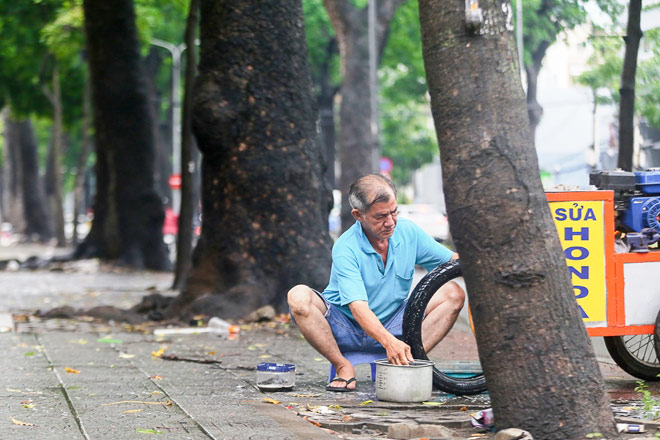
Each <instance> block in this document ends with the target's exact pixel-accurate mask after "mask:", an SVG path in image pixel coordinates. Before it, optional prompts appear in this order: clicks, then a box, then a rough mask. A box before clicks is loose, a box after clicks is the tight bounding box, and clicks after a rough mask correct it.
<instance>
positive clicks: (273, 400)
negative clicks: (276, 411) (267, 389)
mask: <svg viewBox="0 0 660 440" xmlns="http://www.w3.org/2000/svg"><path fill="white" fill-rule="evenodd" d="M263 401H264V402H267V403H272V404H273V405H277V404H278V403H280V401H279V400H275V399H272V398H270V397H265V398H264V400H263Z"/></svg>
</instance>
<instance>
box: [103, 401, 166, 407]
mask: <svg viewBox="0 0 660 440" xmlns="http://www.w3.org/2000/svg"><path fill="white" fill-rule="evenodd" d="M125 403H139V404H142V405H163V406H172V401H171V400H166V401H165V402H148V401H144V400H120V401H119V402H112V403H103V404H102V405H101V406H112V405H123V404H125Z"/></svg>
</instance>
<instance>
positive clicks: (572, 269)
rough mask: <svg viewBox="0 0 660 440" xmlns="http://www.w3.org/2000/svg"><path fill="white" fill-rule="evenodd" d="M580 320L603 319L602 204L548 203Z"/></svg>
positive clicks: (592, 202)
mask: <svg viewBox="0 0 660 440" xmlns="http://www.w3.org/2000/svg"><path fill="white" fill-rule="evenodd" d="M550 210H551V211H552V218H553V220H554V221H555V225H556V226H557V231H558V232H559V240H560V241H561V245H562V248H563V249H564V256H565V257H566V264H567V265H568V271H569V273H570V274H571V281H572V282H573V291H574V293H575V298H576V299H577V302H578V306H579V307H580V312H581V313H582V318H583V319H584V320H585V321H588V322H599V321H605V320H606V311H607V310H606V306H605V304H606V301H605V297H606V291H605V236H604V219H603V202H602V201H572V202H550Z"/></svg>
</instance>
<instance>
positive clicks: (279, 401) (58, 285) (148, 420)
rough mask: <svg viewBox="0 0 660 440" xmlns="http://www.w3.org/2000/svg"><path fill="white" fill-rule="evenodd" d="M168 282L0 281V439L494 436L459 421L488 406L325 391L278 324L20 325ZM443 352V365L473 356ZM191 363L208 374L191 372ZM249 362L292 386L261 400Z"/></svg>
mask: <svg viewBox="0 0 660 440" xmlns="http://www.w3.org/2000/svg"><path fill="white" fill-rule="evenodd" d="M171 281H172V277H171V275H169V274H159V273H122V272H104V271H103V270H99V268H98V265H97V266H94V264H91V263H89V262H88V263H87V265H86V266H85V265H83V266H81V267H79V268H78V269H77V270H76V271H72V272H67V271H60V272H47V271H37V272H0V292H2V295H0V311H4V312H5V313H12V314H13V318H14V331H13V332H8V333H1V334H0V350H1V351H0V353H2V354H3V355H2V357H0V368H2V372H3V374H2V386H1V387H0V433H1V434H0V438H12V439H23V438H25V439H31V440H40V439H67V440H68V439H112V440H115V439H139V438H150V437H149V435H155V438H162V439H166V438H171V439H245V438H255V439H271V438H272V439H312V438H313V439H317V438H319V439H323V438H328V439H332V438H334V439H337V438H355V439H365V438H405V437H403V434H402V433H401V430H399V433H398V435H396V429H397V427H398V428H401V427H402V426H404V427H405V426H417V427H419V426H421V427H422V428H420V429H421V430H420V431H418V434H420V435H417V437H429V438H463V439H465V438H471V436H473V435H480V436H479V437H477V436H475V437H472V438H474V439H475V440H476V439H477V438H493V437H494V435H493V434H492V433H489V432H484V431H483V430H478V429H475V428H472V427H471V425H470V422H469V413H470V412H472V411H473V410H478V409H482V408H486V407H488V406H489V405H490V404H489V400H488V395H487V394H481V395H478V396H473V397H452V396H449V395H446V394H442V393H438V392H435V393H434V395H433V398H432V399H431V400H432V401H435V405H428V404H393V403H388V402H378V401H377V399H376V397H375V390H374V386H373V383H372V382H371V378H370V374H369V367H368V366H366V365H361V366H359V367H358V387H359V389H358V391H357V392H355V393H331V392H326V391H325V384H326V381H327V375H328V362H327V361H325V360H324V359H322V358H320V357H319V355H318V354H316V352H314V350H313V349H311V347H309V345H308V344H307V343H306V342H305V341H304V340H303V339H302V338H301V337H300V335H299V333H298V331H297V330H296V329H294V328H289V327H288V326H287V325H286V324H285V323H283V322H278V321H272V322H268V323H265V324H259V325H251V326H247V327H244V328H243V330H242V331H241V334H240V336H239V337H238V338H236V339H229V338H228V337H226V336H225V337H221V336H217V335H214V334H210V333H200V334H193V335H174V336H168V337H166V338H164V339H162V340H161V339H158V338H156V337H155V336H154V335H153V329H154V328H155V327H154V326H137V327H135V326H128V325H121V324H107V323H95V322H91V321H85V320H76V321H73V320H39V319H36V318H34V317H33V316H32V312H34V311H35V310H38V309H41V310H48V309H50V308H52V307H55V306H58V305H63V304H67V305H71V306H74V307H76V308H89V307H93V306H97V305H114V306H118V307H123V308H127V307H130V306H132V305H134V304H135V303H137V302H138V301H139V299H140V298H141V297H142V296H143V295H145V294H147V293H152V292H153V291H160V292H161V293H167V289H168V288H169V286H170V283H171ZM170 294H174V292H170ZM459 327H460V326H459ZM469 337H470V335H469V332H466V331H464V330H461V329H460V328H459V329H458V330H457V332H456V334H455V335H452V338H456V339H455V340H454V341H455V342H454V343H452V341H448V342H449V343H448V344H447V345H448V346H449V347H451V346H452V345H453V346H454V347H456V346H461V348H462V349H463V348H465V347H464V345H466V344H465V343H463V342H458V341H467V340H469ZM444 353H445V354H447V355H448V356H449V359H447V360H449V361H451V360H465V359H466V358H469V357H470V356H472V355H471V354H470V353H468V352H466V351H465V350H462V351H458V350H454V349H452V350H449V349H447V350H446V351H444ZM159 354H160V356H159ZM162 355H174V356H175V357H178V358H185V359H187V360H165V359H164V358H163V356H162ZM201 359H203V360H207V361H210V360H215V361H218V363H213V364H202V363H197V362H194V360H201ZM468 360H469V359H468ZM259 362H286V363H295V364H296V371H297V373H296V387H295V388H294V389H293V390H292V391H289V392H275V393H263V392H261V391H260V390H259V389H258V388H257V387H256V386H255V371H254V367H255V366H256V365H257V364H258V363H259ZM601 365H602V368H603V371H604V373H605V375H606V376H607V377H608V381H607V383H608V388H609V390H610V392H612V393H613V398H619V399H625V400H626V401H629V400H631V399H635V398H637V399H639V395H637V397H636V396H635V395H636V393H634V391H633V388H634V387H635V379H634V378H632V377H630V376H628V375H627V374H625V373H624V372H623V371H621V370H620V369H618V367H616V366H613V365H611V364H609V363H606V362H603V363H601ZM655 392H656V393H657V390H655ZM393 429H394V431H393ZM388 433H389V434H388ZM388 435H389V436H388ZM651 435H652V434H651ZM650 437H651V436H649V438H650ZM635 438H639V437H635Z"/></svg>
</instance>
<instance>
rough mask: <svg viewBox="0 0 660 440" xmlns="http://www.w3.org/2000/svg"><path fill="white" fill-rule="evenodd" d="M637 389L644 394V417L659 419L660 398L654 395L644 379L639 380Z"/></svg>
mask: <svg viewBox="0 0 660 440" xmlns="http://www.w3.org/2000/svg"><path fill="white" fill-rule="evenodd" d="M635 391H637V392H638V393H640V394H641V395H642V411H643V414H644V417H647V418H649V419H652V420H653V419H657V418H658V417H660V410H659V409H658V408H660V399H657V398H655V397H653V395H652V394H651V392H650V391H649V386H648V385H646V383H645V382H644V381H643V380H638V381H637V386H636V387H635Z"/></svg>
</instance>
